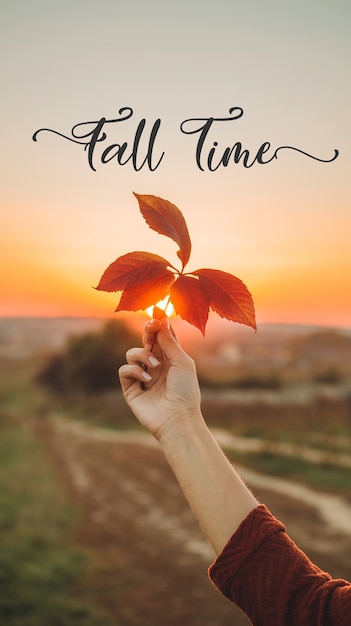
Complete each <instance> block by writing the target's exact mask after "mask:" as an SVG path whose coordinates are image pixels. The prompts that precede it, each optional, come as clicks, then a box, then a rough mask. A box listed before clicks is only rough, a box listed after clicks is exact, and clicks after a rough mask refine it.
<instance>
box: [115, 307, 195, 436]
mask: <svg viewBox="0 0 351 626" xmlns="http://www.w3.org/2000/svg"><path fill="white" fill-rule="evenodd" d="M143 345H144V347H143V348H131V349H130V350H128V352H127V355H126V357H127V365H122V367H121V368H120V369H119V377H120V382H121V386H122V391H123V394H124V397H125V399H126V401H127V403H128V405H129V406H130V408H131V409H132V411H133V413H134V414H135V416H136V417H137V419H138V420H139V422H140V423H141V424H142V425H143V426H145V427H146V428H147V429H148V430H149V431H150V432H151V433H152V434H153V435H154V436H155V437H156V438H157V439H159V440H161V439H162V438H163V437H164V436H165V435H166V434H167V433H168V432H169V431H170V430H172V428H174V427H176V428H177V429H178V428H179V426H181V424H182V422H183V423H184V420H186V421H187V422H189V420H194V419H195V420H196V421H197V420H202V416H201V411H200V390H199V385H198V380H197V375H196V369H195V364H194V361H193V360H192V359H191V358H190V357H189V356H188V355H187V354H186V353H185V352H184V350H182V348H181V347H180V345H179V344H178V342H177V340H176V337H175V336H174V334H173V331H172V329H171V327H170V323H169V320H168V318H164V319H163V320H162V321H161V320H154V319H153V320H150V321H149V322H148V323H147V324H146V326H145V330H144V336H143ZM146 370H147V371H146ZM141 383H143V385H142V384H141ZM143 387H144V389H143ZM187 425H189V423H187Z"/></svg>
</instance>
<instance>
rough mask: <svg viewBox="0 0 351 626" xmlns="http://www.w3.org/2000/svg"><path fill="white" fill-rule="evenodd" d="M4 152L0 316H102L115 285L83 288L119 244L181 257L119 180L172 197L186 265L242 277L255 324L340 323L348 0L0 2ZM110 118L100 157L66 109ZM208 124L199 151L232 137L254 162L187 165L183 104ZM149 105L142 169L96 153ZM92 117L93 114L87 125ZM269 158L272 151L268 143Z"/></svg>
mask: <svg viewBox="0 0 351 626" xmlns="http://www.w3.org/2000/svg"><path fill="white" fill-rule="evenodd" d="M0 6H1V26H0V28H1V31H2V32H1V38H0V39H1V44H0V45H1V49H2V61H3V63H2V79H1V85H2V98H1V100H2V102H1V106H2V109H3V110H2V116H1V119H2V130H1V134H2V150H1V172H2V185H1V214H2V216H1V223H2V227H1V232H0V255H1V263H2V267H3V271H2V272H1V275H0V293H1V298H0V316H8V315H29V316H36V315H38V316H42V315H44V316H46V315H49V316H51V315H54V316H57V315H58V316H59V315H88V316H91V315H98V316H110V315H113V310H114V308H115V307H116V305H117V302H118V297H119V296H118V295H117V294H103V293H101V292H97V291H95V290H93V289H92V286H93V285H96V284H97V283H98V281H99V278H100V276H101V274H102V272H103V271H104V269H105V268H106V266H107V265H108V264H110V263H111V262H112V261H113V260H114V259H116V258H117V257H118V256H120V255H122V254H125V253H126V252H130V251H132V250H146V251H150V252H155V253H157V254H160V255H163V256H165V257H166V258H168V259H169V260H170V261H171V262H174V261H175V259H176V254H175V252H176V249H177V248H176V246H175V244H174V243H173V242H172V241H171V240H170V239H167V238H165V237H162V236H160V235H158V234H156V233H154V232H152V231H151V230H150V229H148V228H147V226H146V224H145V222H144V220H143V218H142V216H141V214H140V213H139V209H138V205H137V202H136V200H135V198H134V196H133V194H132V192H133V191H135V192H137V193H141V194H143V193H145V194H154V195H157V196H161V197H163V198H167V199H168V200H170V201H171V202H173V203H174V204H176V205H177V206H178V207H179V208H180V210H181V211H182V212H183V215H184V217H185V219H186V221H187V224H188V227H189V231H190V236H191V240H192V245H193V250H192V255H191V259H190V261H189V264H188V268H187V269H188V270H189V271H191V269H198V268H200V267H211V268H215V269H222V270H225V271H229V272H231V273H233V274H235V275H236V276H238V277H239V278H241V279H242V280H243V281H244V283H245V284H246V285H247V286H248V288H249V290H250V291H251V293H252V295H253V298H254V301H255V305H256V313H257V320H258V322H269V321H273V322H289V323H316V324H322V325H331V326H348V327H350V326H351V250H350V243H349V241H350V233H351V203H350V186H351V185H350V163H351V149H350V146H351V132H350V120H349V111H350V108H351V107H350V105H351V87H350V52H351V44H350V36H349V33H350V22H351V8H350V5H349V3H348V2H347V1H346V0H345V1H341V0H335V1H329V2H325V1H317V0H312V1H311V2H308V3H307V2H305V1H302V0H297V1H295V2H284V1H280V2H278V1H272V0H270V1H267V2H260V1H259V0H254V1H252V2H246V3H243V2H236V1H233V2H230V1H226V0H218V2H216V3H214V2H208V1H202V2H190V1H187V2H186V1H185V0H180V1H179V2H177V3H173V2H166V1H163V2H162V1H160V0H157V1H155V0H150V2H148V3H144V2H141V0H139V1H137V0H131V1H130V2H129V3H128V4H127V3H122V2H119V1H115V2H113V1H110V0H102V1H101V2H99V3H95V2H90V1H89V0H88V1H85V2H83V0H77V1H72V2H69V1H68V0H62V1H61V2H60V3H58V2H50V1H45V2H44V1H41V0H33V1H32V2H30V3H28V2H25V1H24V0H21V1H19V0H14V1H13V2H11V3H9V2H4V1H2V2H0ZM122 107H131V108H132V109H133V111H134V113H133V116H132V117H131V118H130V119H129V120H126V121H123V122H119V123H115V124H113V125H112V124H111V125H109V126H108V127H107V126H106V132H107V139H106V140H105V142H104V144H103V145H102V142H101V146H102V147H101V146H100V145H97V147H96V153H95V157H94V159H95V161H94V162H95V165H96V171H95V172H94V171H92V170H91V169H90V168H89V165H88V160H87V152H86V151H84V150H83V149H82V147H81V146H79V145H77V144H74V143H73V142H70V141H68V140H66V139H63V138H62V137H59V136H57V135H54V134H52V133H44V132H43V133H41V134H39V136H38V140H37V142H36V143H35V142H33V141H32V135H33V133H34V132H35V131H36V130H38V129H39V128H50V129H54V130H56V131H57V132H60V133H62V134H64V135H67V136H69V135H70V133H71V129H72V127H73V126H74V125H75V124H77V123H79V122H87V121H96V122H97V121H98V120H99V119H100V118H102V117H106V118H107V119H114V118H117V117H118V111H119V109H121V108H122ZM231 107H241V108H242V109H243V110H244V114H243V116H242V117H241V118H240V119H237V120H234V121H227V122H217V123H214V125H213V127H212V128H211V131H210V132H209V136H208V139H207V143H206V144H205V148H204V155H203V156H204V158H203V162H204V163H206V158H205V157H206V155H207V154H208V151H209V149H210V148H211V147H213V143H214V142H215V141H217V142H218V146H217V152H216V154H218V155H220V154H221V153H223V151H224V150H225V148H226V147H227V146H228V147H232V146H233V145H234V143H235V142H237V141H240V142H241V143H242V146H243V148H247V149H248V150H249V151H250V155H251V157H252V158H253V157H254V156H255V154H256V153H257V151H258V149H259V147H260V146H261V145H262V144H263V143H264V142H270V144H271V149H270V151H269V153H268V152H267V155H268V156H269V157H270V156H272V155H273V153H274V151H275V149H276V148H278V147H280V146H293V147H295V148H298V149H300V150H303V151H305V152H307V153H309V154H312V155H314V156H316V157H318V158H320V159H324V160H328V159H331V158H332V156H333V154H334V149H338V150H339V151H340V154H339V156H338V158H337V159H336V160H335V161H333V162H330V163H322V162H320V161H317V160H314V159H312V158H309V157H306V156H305V155H303V154H301V153H299V152H297V151H294V150H281V151H280V152H279V154H278V158H277V159H274V160H272V162H270V163H267V164H266V165H259V164H257V163H255V164H254V165H253V166H252V167H251V168H250V169H245V168H244V167H243V165H242V164H241V163H239V164H235V163H233V162H231V163H230V164H229V165H228V167H226V168H224V167H221V168H219V169H218V170H217V171H215V172H210V171H208V170H207V171H204V172H202V171H200V169H199V168H198V166H197V164H196V161H195V147H196V142H197V139H198V135H185V134H183V133H182V132H181V130H180V124H181V122H182V121H184V120H186V119H188V118H208V117H211V116H212V117H214V118H216V117H218V118H227V117H229V113H228V111H229V109H230V108H231ZM143 118H145V119H146V126H145V130H144V135H143V139H142V141H141V143H140V151H139V158H140V159H142V155H144V156H145V153H146V149H147V142H148V138H149V136H150V132H151V128H152V126H153V124H154V122H155V120H156V119H158V118H159V119H161V125H160V128H159V131H158V134H157V137H156V140H155V145H154V159H155V160H156V159H157V157H158V156H159V155H160V154H161V153H162V152H164V157H163V159H162V161H161V163H160V165H159V167H158V168H157V169H156V170H155V171H149V170H148V169H147V168H146V166H144V167H143V168H142V169H141V170H140V171H135V170H134V169H133V167H132V165H131V162H129V163H128V164H127V165H124V166H123V167H122V166H120V165H118V163H117V162H116V160H114V161H111V162H109V163H106V164H102V163H101V162H100V161H99V158H100V155H101V153H102V150H103V148H107V146H108V145H111V144H113V143H123V142H125V141H126V142H127V143H128V149H127V151H126V154H127V152H128V151H129V152H130V151H131V149H132V146H133V140H134V135H135V131H136V128H137V126H138V124H139V122H140V120H141V119H143ZM90 128H91V127H90ZM267 160H268V157H267Z"/></svg>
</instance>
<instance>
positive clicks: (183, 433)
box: [119, 318, 258, 554]
mask: <svg viewBox="0 0 351 626" xmlns="http://www.w3.org/2000/svg"><path fill="white" fill-rule="evenodd" d="M151 348H152V352H151ZM145 368H147V371H146V370H145ZM119 376H120V381H121V385H122V390H123V393H124V396H125V399H126V401H127V403H128V404H129V406H130V408H131V409H132V411H133V412H134V414H135V415H136V417H137V418H138V420H139V421H140V423H141V424H143V425H144V426H145V427H146V428H147V429H148V430H149V431H150V432H151V433H152V434H153V435H154V436H155V437H156V438H157V439H158V441H159V442H160V444H161V447H162V449H163V451H164V454H165V456H166V459H167V461H168V463H169V465H170V466H171V468H172V470H173V472H174V474H175V476H176V478H177V480H178V482H179V484H180V487H181V489H182V490H183V492H184V495H185V497H186V499H187V500H188V502H189V504H190V507H191V509H192V511H193V513H194V515H195V517H196V519H197V520H198V522H199V524H200V526H201V528H202V529H203V532H204V534H205V535H206V537H207V539H208V540H209V542H210V543H211V545H212V547H213V548H214V550H215V552H216V554H219V553H220V552H221V551H222V549H223V547H224V546H225V544H226V543H227V541H228V540H229V538H230V537H231V536H232V534H233V533H234V532H235V531H236V529H237V528H238V527H239V525H240V524H241V522H242V521H243V520H244V519H245V518H246V517H247V515H248V514H249V513H250V512H251V511H252V510H253V509H254V508H256V507H257V505H258V503H257V501H256V500H255V498H254V497H253V495H252V494H251V492H250V491H249V490H248V488H247V487H246V486H245V484H244V483H243V481H242V480H241V478H240V477H239V476H238V474H237V473H236V472H235V470H234V469H233V467H232V466H231V464H230V463H229V461H228V459H227V458H226V456H225V455H224V453H223V452H222V450H221V449H220V448H219V446H218V445H217V443H216V441H215V439H214V438H213V436H212V435H211V433H210V431H209V430H208V428H207V426H206V424H205V422H204V419H203V417H202V414H201V408H200V391H199V386H198V381H197V376H196V370H195V365H194V362H193V360H192V359H191V358H190V357H189V356H188V355H187V354H185V352H184V351H183V350H182V349H181V347H180V346H179V344H178V342H177V341H176V339H175V337H174V335H173V334H172V331H171V329H170V325H169V320H168V319H167V318H165V319H164V320H163V321H162V322H160V321H159V320H151V321H150V322H149V323H148V324H147V325H146V328H145V333H144V348H133V349H131V350H129V351H128V352H127V365H123V366H122V367H121V368H120V370H119ZM141 382H144V383H145V384H146V385H147V389H146V390H143V389H142V387H141V385H140V383H141Z"/></svg>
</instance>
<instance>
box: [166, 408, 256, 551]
mask: <svg viewBox="0 0 351 626" xmlns="http://www.w3.org/2000/svg"><path fill="white" fill-rule="evenodd" d="M160 443H161V445H162V448H163V451H164V454H165V456H166V459H167V461H168V463H169V465H170V467H171V468H172V470H173V472H174V474H175V476H176V478H177V480H178V482H179V485H180V487H181V489H182V491H183V493H184V495H185V497H186V499H187V500H188V502H189V505H190V507H191V509H192V511H193V514H194V516H195V517H196V519H197V521H198V522H199V524H200V526H201V528H202V530H203V532H204V534H205V536H206V537H207V539H208V541H209V542H210V544H211V545H212V547H213V549H214V551H215V553H216V554H219V553H220V552H221V551H222V549H223V548H224V546H225V544H226V543H227V541H228V540H229V539H230V537H231V536H232V534H233V533H234V532H235V531H236V529H237V528H238V527H239V525H240V524H241V522H242V521H243V520H244V519H245V518H246V517H247V515H248V514H249V513H250V512H251V511H252V510H253V509H254V508H255V507H256V506H257V505H258V502H257V500H256V499H255V498H254V497H253V495H252V494H251V492H250V491H249V489H248V488H247V487H246V485H245V484H244V483H243V481H242V480H241V478H240V477H239V476H238V474H237V473H236V471H235V470H234V468H233V467H232V465H231V464H230V463H229V461H228V459H227V458H226V456H225V455H224V453H223V452H222V450H221V449H220V447H219V446H218V444H217V442H216V441H215V439H214V437H213V436H212V434H211V432H210V431H209V430H208V428H207V426H206V424H205V422H204V421H203V419H202V417H201V416H197V418H196V419H188V420H184V421H181V420H180V421H179V422H178V423H176V424H174V423H173V424H172V427H171V429H170V431H168V432H167V433H166V434H164V435H163V436H162V438H161V439H160Z"/></svg>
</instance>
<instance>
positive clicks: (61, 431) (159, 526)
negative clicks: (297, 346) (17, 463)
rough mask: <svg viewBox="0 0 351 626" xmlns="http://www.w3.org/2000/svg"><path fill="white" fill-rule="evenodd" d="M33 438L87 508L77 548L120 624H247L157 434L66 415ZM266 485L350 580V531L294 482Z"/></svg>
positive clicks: (304, 537)
mask: <svg viewBox="0 0 351 626" xmlns="http://www.w3.org/2000/svg"><path fill="white" fill-rule="evenodd" d="M35 431H36V434H37V436H38V437H39V438H40V440H41V441H42V443H43V445H44V447H45V449H46V450H47V453H48V458H49V459H50V462H53V463H54V465H55V466H56V468H57V471H58V473H59V475H60V477H61V480H62V483H63V486H64V488H65V489H66V491H67V493H68V494H69V495H70V497H71V498H72V500H73V501H74V502H75V504H76V505H77V506H78V508H79V510H80V511H81V515H80V521H79V523H78V524H77V526H76V528H75V533H74V541H75V542H77V544H78V545H79V546H80V547H81V548H83V549H86V550H88V551H89V552H90V553H91V554H93V556H94V559H95V560H96V562H97V563H98V568H99V576H98V578H97V583H96V587H95V591H94V592H93V596H95V597H93V598H92V600H93V601H95V602H96V603H98V604H100V605H101V606H103V608H105V609H106V608H107V609H108V612H109V614H110V615H111V618H112V623H113V624H114V625H115V626H155V625H156V624H157V625H158V624H160V625H162V626H163V625H165V626H175V625H177V626H179V624H186V626H229V625H230V626H233V625H234V626H244V625H247V624H249V622H248V620H247V619H246V618H245V616H244V615H243V614H242V613H241V612H240V611H239V610H238V609H237V608H236V607H234V606H233V605H232V604H231V603H230V602H229V601H228V600H226V599H225V598H223V597H222V596H221V594H220V593H219V592H218V591H217V590H216V589H215V588H214V587H213V586H212V585H211V583H210V582H209V580H208V576H207V568H208V566H209V565H210V563H211V562H212V560H213V558H214V554H213V552H212V550H211V548H210V547H209V545H208V544H207V542H206V540H205V539H204V537H203V535H202V532H201V530H200V529H199V528H198V526H197V523H196V522H195V520H194V519H193V516H192V513H191V512H190V510H189V508H188V505H187V503H186V502H185V500H184V498H183V495H182V493H181V492H180V490H179V487H178V485H177V483H176V481H175V479H174V477H173V475H172V473H171V471H170V470H169V468H168V466H167V464H166V462H165V459H164V457H163V454H162V452H161V450H160V449H159V448H158V444H157V443H156V442H154V440H153V439H152V438H151V437H150V436H149V435H147V434H144V433H140V432H131V433H130V432H123V431H121V432H119V433H118V432H113V431H110V430H107V429H103V428H98V427H93V426H89V425H87V424H82V423H79V422H73V421H70V420H67V419H64V418H63V417H62V416H56V417H53V418H51V419H47V420H41V421H40V422H38V423H37V425H36V427H35ZM252 478H253V481H255V476H254V474H252ZM261 479H262V476H261ZM263 485H264V486H262V480H261V483H260V484H257V485H256V488H255V485H252V488H253V490H254V492H255V495H256V496H257V497H258V498H259V500H260V501H262V502H265V503H266V504H267V505H268V506H269V507H270V509H271V510H272V512H273V513H274V514H275V515H276V516H277V517H279V518H280V519H281V520H282V521H283V522H284V523H286V525H287V528H288V531H289V533H290V534H291V536H292V537H293V539H294V540H295V541H296V542H297V543H298V545H299V546H300V547H301V548H302V549H304V550H305V551H307V552H308V554H309V556H310V557H311V558H312V560H314V561H315V562H316V563H317V564H318V565H319V566H320V567H322V568H323V569H326V570H328V571H330V573H331V574H332V575H333V576H335V577H343V578H348V579H350V578H351V564H350V560H349V554H350V549H351V528H350V532H349V533H348V532H347V529H345V530H344V531H343V530H342V528H339V527H338V525H337V524H336V525H334V524H333V520H332V519H331V520H330V521H329V523H328V522H327V521H326V519H324V517H323V515H322V513H323V511H322V512H321V511H320V510H318V509H317V508H316V507H315V506H313V505H309V504H307V503H306V502H305V501H303V500H302V499H300V498H299V494H298V492H295V493H294V496H293V497H292V496H291V494H289V488H288V483H287V481H284V482H283V483H282V488H281V489H279V488H277V484H275V485H273V483H272V488H270V484H269V480H268V479H267V481H266V482H264V481H263ZM345 506H347V504H346V503H345Z"/></svg>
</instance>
